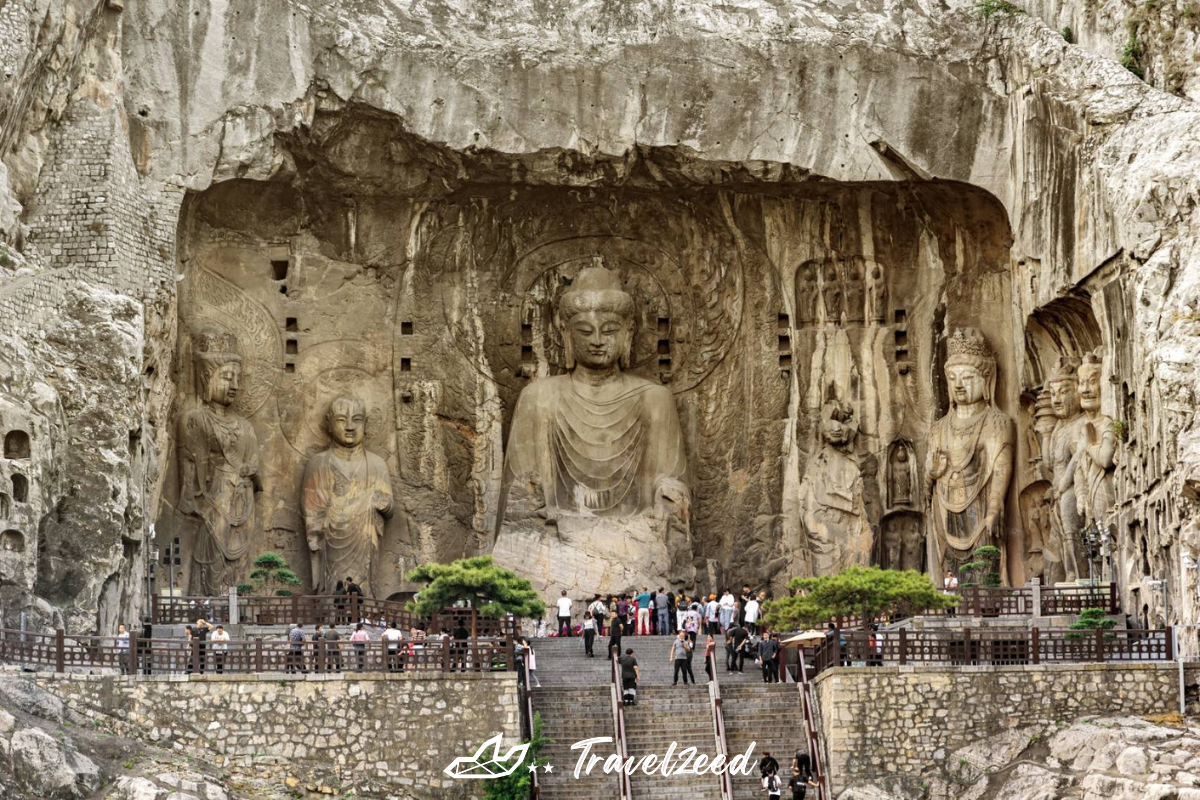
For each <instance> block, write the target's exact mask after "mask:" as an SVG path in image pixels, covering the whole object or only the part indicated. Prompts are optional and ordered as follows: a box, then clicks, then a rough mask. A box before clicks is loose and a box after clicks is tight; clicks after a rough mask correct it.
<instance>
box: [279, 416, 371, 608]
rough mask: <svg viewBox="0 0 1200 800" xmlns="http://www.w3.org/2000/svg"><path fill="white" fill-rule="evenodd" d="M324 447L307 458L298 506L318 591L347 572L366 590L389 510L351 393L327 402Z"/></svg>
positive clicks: (324, 590)
mask: <svg viewBox="0 0 1200 800" xmlns="http://www.w3.org/2000/svg"><path fill="white" fill-rule="evenodd" d="M325 421H326V426H327V428H328V430H329V436H330V438H331V440H332V441H331V442H330V445H329V448H328V449H326V450H324V451H322V452H320V453H317V454H316V455H315V456H313V457H312V458H310V459H309V461H308V466H307V467H306V468H305V470H304V488H303V490H302V491H303V496H302V498H301V506H302V508H303V510H304V528H305V532H306V534H307V539H308V549H309V552H310V554H311V558H312V564H313V585H314V589H315V590H316V591H317V592H318V593H328V592H332V591H333V589H334V586H335V585H336V584H337V582H338V581H339V580H341V579H342V578H345V577H352V578H354V579H355V580H356V581H358V582H359V585H360V586H362V588H363V591H364V592H365V593H366V594H367V596H368V597H370V596H371V582H372V566H373V561H374V560H375V556H376V553H377V552H378V548H379V543H380V540H381V539H382V537H383V526H384V520H385V519H386V518H388V517H391V516H392V507H393V504H392V485H391V478H390V476H389V474H388V468H387V463H386V462H384V460H383V459H382V458H380V457H379V456H377V455H376V454H374V453H372V452H370V451H369V450H367V448H366V446H365V445H364V444H363V437H364V435H365V433H366V424H367V406H366V403H364V402H363V401H362V400H361V399H359V398H358V397H354V396H353V395H343V396H342V397H338V398H336V399H335V400H334V401H333V402H332V403H330V404H329V411H328V413H327V414H326V417H325Z"/></svg>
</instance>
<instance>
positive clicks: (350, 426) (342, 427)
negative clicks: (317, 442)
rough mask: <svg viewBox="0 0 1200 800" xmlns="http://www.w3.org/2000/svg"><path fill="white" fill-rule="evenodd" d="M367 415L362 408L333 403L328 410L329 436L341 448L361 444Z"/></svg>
mask: <svg viewBox="0 0 1200 800" xmlns="http://www.w3.org/2000/svg"><path fill="white" fill-rule="evenodd" d="M366 427H367V415H366V412H365V411H364V410H363V408H362V406H359V405H357V404H355V403H349V402H346V401H344V400H343V401H338V402H335V403H334V404H333V405H332V406H331V407H330V409H329V435H330V436H332V437H333V440H334V441H335V442H337V443H338V444H340V445H341V446H342V447H358V446H359V445H360V444H362V440H363V433H364V432H365V431H366Z"/></svg>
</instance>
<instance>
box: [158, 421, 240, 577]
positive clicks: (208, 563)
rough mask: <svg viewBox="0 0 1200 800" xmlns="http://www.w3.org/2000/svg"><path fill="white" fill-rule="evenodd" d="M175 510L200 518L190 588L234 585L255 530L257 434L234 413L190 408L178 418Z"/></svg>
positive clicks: (194, 547)
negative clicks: (177, 504) (177, 501)
mask: <svg viewBox="0 0 1200 800" xmlns="http://www.w3.org/2000/svg"><path fill="white" fill-rule="evenodd" d="M178 448H179V469H180V487H179V509H180V511H182V512H183V513H185V514H189V515H193V516H195V517H198V518H199V519H200V520H201V523H202V524H201V525H200V528H199V530H198V531H197V532H196V538H195V542H194V543H193V545H192V562H193V564H192V572H191V577H190V586H191V593H192V594H194V595H200V596H204V597H211V596H214V595H218V594H221V593H223V592H224V591H226V590H227V589H228V588H229V587H231V586H235V585H236V584H237V583H238V581H240V580H242V579H243V578H244V577H245V576H244V575H243V574H242V572H243V569H244V567H245V559H246V556H247V553H248V551H249V549H250V539H251V537H252V536H253V535H254V534H256V533H257V532H258V528H257V523H256V519H255V513H254V478H255V476H256V475H257V474H258V437H256V436H255V435H254V428H253V427H251V425H250V423H249V422H248V421H246V420H245V419H243V418H241V417H239V416H237V415H236V414H234V413H233V412H230V411H227V412H226V413H224V414H218V413H217V412H215V411H213V410H212V409H211V408H209V407H208V406H200V407H198V408H193V409H191V410H190V411H188V412H187V413H186V414H184V415H183V416H182V418H181V419H180V421H179V444H178Z"/></svg>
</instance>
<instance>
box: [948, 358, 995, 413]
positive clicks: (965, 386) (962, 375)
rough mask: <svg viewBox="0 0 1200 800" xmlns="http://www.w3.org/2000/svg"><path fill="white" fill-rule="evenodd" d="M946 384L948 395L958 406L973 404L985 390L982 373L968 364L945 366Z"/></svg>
mask: <svg viewBox="0 0 1200 800" xmlns="http://www.w3.org/2000/svg"><path fill="white" fill-rule="evenodd" d="M946 385H947V387H948V388H949V389H950V396H951V397H952V398H954V402H955V403H957V404H958V405H960V406H973V405H975V404H976V403H978V402H980V401H981V400H983V393H984V392H985V391H986V390H987V380H986V378H985V377H984V374H983V373H982V372H980V371H979V370H978V369H976V368H975V367H973V366H971V365H970V364H954V365H953V366H949V367H946Z"/></svg>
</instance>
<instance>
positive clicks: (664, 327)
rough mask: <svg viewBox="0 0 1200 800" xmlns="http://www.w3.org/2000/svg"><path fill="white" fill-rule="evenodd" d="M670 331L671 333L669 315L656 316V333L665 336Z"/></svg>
mask: <svg viewBox="0 0 1200 800" xmlns="http://www.w3.org/2000/svg"><path fill="white" fill-rule="evenodd" d="M670 333H671V318H670V317H659V318H658V335H659V336H667V335H668V334H670Z"/></svg>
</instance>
